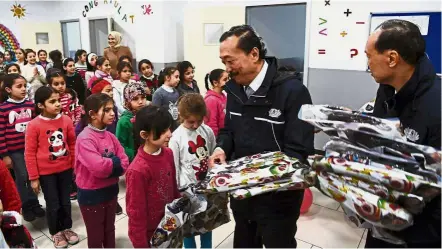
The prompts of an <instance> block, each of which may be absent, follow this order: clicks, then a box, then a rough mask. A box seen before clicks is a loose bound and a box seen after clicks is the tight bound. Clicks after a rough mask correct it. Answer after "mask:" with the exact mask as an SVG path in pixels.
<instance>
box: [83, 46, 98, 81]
mask: <svg viewBox="0 0 442 249" xmlns="http://www.w3.org/2000/svg"><path fill="white" fill-rule="evenodd" d="M96 65H97V55H96V54H95V53H89V54H88V55H87V59H86V66H87V71H86V74H85V76H84V82H86V85H87V83H88V82H89V80H90V79H91V78H92V77H94V75H95V67H96Z"/></svg>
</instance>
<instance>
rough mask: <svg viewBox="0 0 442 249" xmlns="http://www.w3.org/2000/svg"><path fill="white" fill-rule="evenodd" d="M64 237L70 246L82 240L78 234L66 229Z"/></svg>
mask: <svg viewBox="0 0 442 249" xmlns="http://www.w3.org/2000/svg"><path fill="white" fill-rule="evenodd" d="M63 234H64V237H65V238H66V240H67V241H68V243H69V245H75V244H77V243H78V241H80V238H79V237H78V234H76V233H75V232H74V231H72V230H71V229H66V230H64V231H63Z"/></svg>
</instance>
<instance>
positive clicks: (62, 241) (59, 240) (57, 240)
mask: <svg viewBox="0 0 442 249" xmlns="http://www.w3.org/2000/svg"><path fill="white" fill-rule="evenodd" d="M52 241H53V242H54V247H55V248H67V247H68V245H69V244H68V242H67V241H66V237H65V236H64V234H63V232H58V233H57V234H55V235H54V236H52Z"/></svg>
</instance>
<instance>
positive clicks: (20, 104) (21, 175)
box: [0, 74, 45, 221]
mask: <svg viewBox="0 0 442 249" xmlns="http://www.w3.org/2000/svg"><path fill="white" fill-rule="evenodd" d="M0 103H1V104H0V155H1V157H2V158H3V162H4V163H5V165H6V166H7V167H8V168H12V169H13V170H14V174H15V185H16V186H17V190H18V192H19V194H20V199H21V202H22V214H23V218H24V220H26V221H33V220H35V218H36V217H44V216H45V211H44V210H43V209H42V208H41V206H40V203H39V202H38V199H37V196H36V195H35V193H34V192H33V191H32V188H31V184H30V183H29V177H28V171H27V170H26V163H25V154H24V149H25V131H26V126H27V125H28V123H29V121H31V120H32V118H33V117H34V116H35V113H34V104H33V103H32V102H31V101H29V100H26V80H25V78H23V76H20V75H18V74H8V75H6V76H5V77H4V79H3V87H2V90H1V96H0Z"/></svg>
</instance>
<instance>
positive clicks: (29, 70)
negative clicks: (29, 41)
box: [21, 50, 46, 99]
mask: <svg viewBox="0 0 442 249" xmlns="http://www.w3.org/2000/svg"><path fill="white" fill-rule="evenodd" d="M26 60H27V63H26V65H24V66H22V67H21V71H22V75H23V77H25V78H26V80H27V81H28V83H29V84H30V85H31V96H30V98H31V99H33V98H34V94H35V91H37V89H38V88H40V87H41V86H43V85H44V84H45V83H46V79H45V78H46V71H45V70H44V69H43V67H42V66H40V65H38V64H37V60H36V53H35V51H32V50H31V51H28V52H27V53H26Z"/></svg>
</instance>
